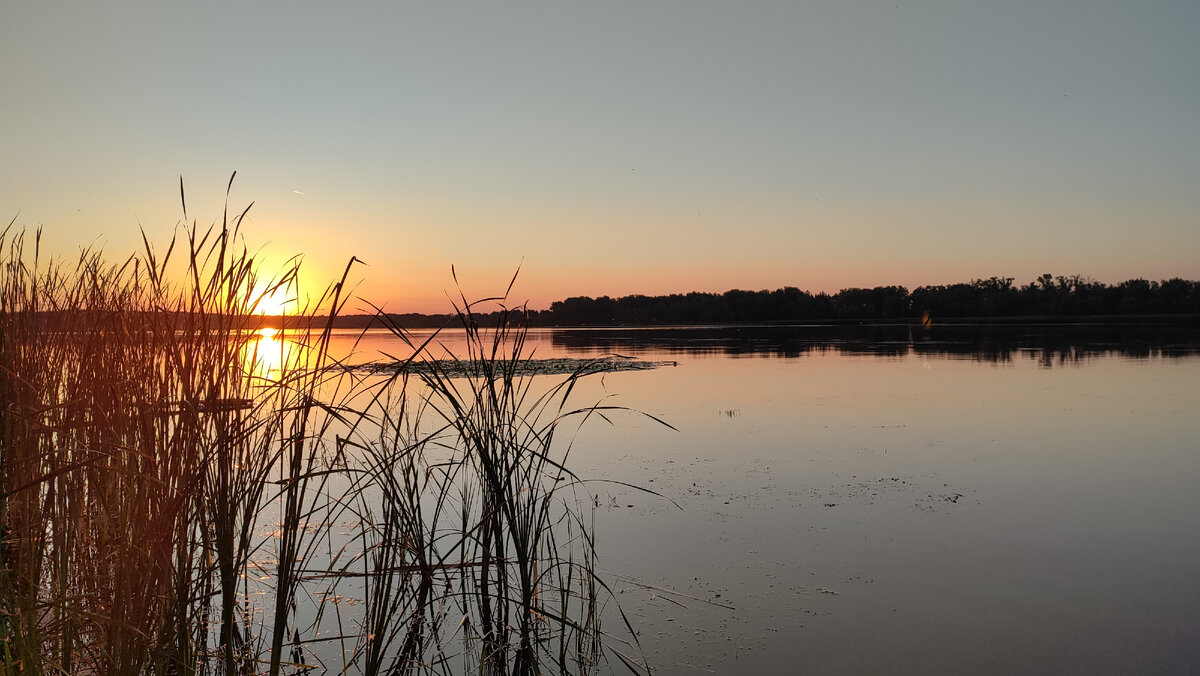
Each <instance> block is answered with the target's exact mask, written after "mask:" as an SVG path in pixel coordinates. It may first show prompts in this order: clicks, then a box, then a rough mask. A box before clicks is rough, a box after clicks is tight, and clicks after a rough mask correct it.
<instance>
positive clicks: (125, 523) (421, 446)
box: [0, 224, 640, 675]
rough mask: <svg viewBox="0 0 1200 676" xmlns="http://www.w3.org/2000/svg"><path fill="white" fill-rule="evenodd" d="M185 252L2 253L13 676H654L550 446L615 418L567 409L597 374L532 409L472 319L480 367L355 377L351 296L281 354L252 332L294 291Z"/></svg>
mask: <svg viewBox="0 0 1200 676" xmlns="http://www.w3.org/2000/svg"><path fill="white" fill-rule="evenodd" d="M184 237H185V239H186V241H185V242H182V243H181V244H180V246H178V247H175V246H174V245H173V246H172V248H171V249H168V252H170V251H171V250H174V252H175V256H176V258H175V260H174V261H172V260H171V255H170V253H168V254H166V255H164V256H162V257H158V256H156V255H155V253H154V251H153V249H152V248H151V247H150V246H149V245H147V247H146V250H145V251H144V252H143V253H142V254H139V255H135V256H133V257H131V258H129V259H127V260H124V261H118V262H117V263H115V264H110V263H108V262H106V261H105V260H104V259H103V258H102V257H101V256H100V255H99V254H97V253H84V254H83V255H82V256H81V257H80V258H79V259H78V260H77V261H75V262H73V263H72V264H70V265H63V264H62V263H59V262H48V261H44V260H40V259H39V257H38V255H37V253H36V249H37V247H36V241H27V239H32V238H26V237H25V236H24V235H22V234H19V233H18V234H12V233H10V232H8V231H6V232H4V233H2V234H0V402H3V406H2V407H0V528H2V531H0V660H2V661H3V665H4V670H5V673H26V674H76V673H85V674H252V673H253V674H258V673H265V674H272V675H275V674H281V673H287V674H301V673H304V674H316V673H326V672H329V673H362V674H380V673H389V674H391V673H405V674H408V673H421V674H424V673H432V674H461V673H476V674H533V673H543V674H544V673H562V674H566V673H571V674H579V673H590V672H592V671H594V670H597V669H604V670H608V669H611V668H612V667H614V666H620V665H622V664H623V665H625V666H628V667H629V668H630V669H631V670H640V667H638V666H637V664H636V662H637V659H636V654H637V646H636V640H634V639H633V638H632V635H629V641H628V642H627V643H623V644H622V645H621V646H620V649H616V648H614V647H612V646H611V645H609V644H608V643H606V642H605V641H604V640H603V639H604V638H605V637H606V636H607V634H604V633H602V632H601V628H600V618H601V613H600V609H601V607H602V605H603V604H604V603H605V602H606V598H607V596H606V590H605V587H604V585H603V582H602V581H601V580H600V579H599V578H598V577H597V575H596V573H595V561H596V552H595V550H594V547H593V539H592V535H591V516H590V515H591V512H590V507H591V504H592V500H591V497H590V495H589V494H588V493H587V492H586V490H584V488H583V485H582V483H581V482H580V480H579V479H578V478H577V477H575V476H574V475H573V474H572V473H571V471H570V469H569V468H568V466H567V459H568V458H567V450H566V449H568V448H569V439H563V438H561V437H563V436H564V435H567V436H569V435H571V434H573V432H574V430H576V429H577V428H578V425H579V424H582V422H583V421H584V420H586V419H588V418H589V417H590V416H592V415H595V414H598V413H607V411H604V410H602V409H604V408H606V407H600V406H596V405H592V406H574V405H573V404H571V403H570V401H569V395H570V393H571V391H572V388H573V387H574V385H575V383H576V381H577V380H578V379H579V378H580V377H583V376H584V375H585V374H586V373H587V372H590V371H589V370H588V369H586V368H581V369H579V370H576V371H575V372H572V373H570V374H568V375H566V376H564V377H562V379H561V381H560V382H559V383H558V385H556V386H553V387H551V388H550V389H549V390H547V391H535V390H533V389H531V382H532V381H531V379H530V378H529V377H527V376H526V375H523V371H522V369H521V368H520V366H521V364H522V362H523V361H524V360H525V359H526V357H525V354H524V352H523V349H524V348H523V340H524V334H523V332H522V330H521V329H519V328H510V323H509V322H507V321H506V320H505V317H504V314H503V312H502V313H501V316H500V317H499V322H498V325H497V328H496V329H494V330H487V329H481V328H480V322H479V321H477V319H476V318H475V317H474V316H473V314H472V306H471V305H470V304H467V303H466V302H465V300H464V302H463V303H462V305H461V306H459V307H457V308H456V311H457V315H456V316H457V317H458V319H459V324H460V326H462V327H465V328H466V330H467V338H468V340H467V343H468V350H467V351H468V354H465V355H457V356H451V355H444V354H438V355H434V354H433V353H432V352H433V351H432V349H431V348H430V343H424V344H413V343H411V342H410V343H409V346H410V348H411V354H410V355H409V356H407V357H405V359H408V360H413V361H421V362H425V363H426V365H425V367H424V368H420V369H396V370H394V371H392V372H390V373H388V374H384V375H380V374H374V375H371V376H367V375H363V374H359V373H356V372H354V371H353V370H349V369H346V368H340V367H338V365H337V364H336V363H335V361H334V360H333V358H332V357H331V356H330V354H329V351H328V348H329V341H330V329H331V327H332V326H333V325H334V324H335V323H336V320H337V318H338V315H339V313H340V312H341V310H342V307H343V304H344V302H345V298H344V296H343V284H342V283H341V282H339V283H336V284H333V285H331V286H330V287H329V289H328V291H327V293H326V294H325V296H324V297H323V298H322V299H321V301H320V302H319V303H318V305H317V306H315V308H313V309H309V310H306V311H304V312H302V313H300V314H301V318H302V321H300V322H298V324H299V325H303V326H304V327H305V328H303V329H300V330H296V331H292V332H288V333H286V335H284V336H283V338H282V340H280V339H279V338H278V337H277V338H276V339H274V340H267V339H264V338H261V337H259V336H258V335H257V334H255V333H254V332H252V331H248V330H247V328H254V326H255V324H256V322H258V321H261V320H258V319H256V318H255V316H254V314H253V309H254V307H255V306H256V304H257V302H258V300H259V299H260V298H262V297H265V296H266V295H267V294H269V293H271V291H272V290H273V289H276V288H280V287H287V286H290V285H292V284H294V282H295V279H296V269H294V268H293V269H290V270H287V271H285V272H283V273H282V274H281V275H279V276H277V277H275V278H272V279H264V278H262V277H260V276H259V272H258V270H256V268H255V266H254V262H253V260H252V259H251V258H250V257H249V255H248V254H247V252H246V250H245V248H244V247H243V246H241V245H239V244H238V238H237V235H236V227H231V226H230V225H228V224H223V225H222V226H220V227H217V228H215V229H213V230H210V231H209V232H207V233H205V232H201V231H198V230H197V229H196V228H195V226H192V227H191V228H190V229H187V230H185V231H184ZM181 252H182V253H181ZM180 257H182V259H183V260H182V266H181V267H182V269H183V270H184V271H185V272H186V274H184V275H181V276H178V277H176V279H183V280H186V281H184V282H183V283H181V284H175V283H172V282H170V281H169V280H168V274H167V270H168V269H169V268H170V267H171V266H172V265H176V264H177V263H178V262H179V259H180ZM343 281H344V279H343ZM381 322H382V323H383V324H384V325H385V326H388V327H389V328H391V329H392V330H394V331H395V332H396V335H397V336H398V337H399V338H401V339H405V340H407V339H408V338H409V336H408V334H407V333H405V332H404V331H403V330H402V329H400V328H399V327H398V326H396V325H395V323H394V322H391V321H390V320H389V319H388V318H386V317H384V318H381ZM285 341H286V342H287V344H289V345H294V348H293V349H289V350H287V351H286V352H285V351H284V350H283V348H282V347H281V345H282V344H283V343H284V342H285ZM270 351H275V352H276V353H277V354H278V355H282V356H281V358H280V359H277V360H274V361H273V360H271V359H267V356H268V355H267V353H268V352H270ZM459 357H461V363H458V362H459ZM456 363H458V366H459V367H460V368H454V369H453V370H452V367H454V365H455V364H456ZM627 626H628V625H625V627H627Z"/></svg>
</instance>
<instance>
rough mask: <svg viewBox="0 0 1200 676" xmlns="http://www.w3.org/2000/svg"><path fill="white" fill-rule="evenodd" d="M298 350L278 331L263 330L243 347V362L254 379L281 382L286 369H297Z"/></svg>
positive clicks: (291, 341)
mask: <svg viewBox="0 0 1200 676" xmlns="http://www.w3.org/2000/svg"><path fill="white" fill-rule="evenodd" d="M297 349H298V346H297V345H296V343H295V341H293V340H289V339H287V338H285V337H284V336H282V335H281V334H280V332H279V330H278V329H274V328H261V329H259V330H258V331H255V332H254V333H253V334H251V336H250V337H249V340H247V341H246V343H245V345H243V346H242V361H243V363H244V364H245V366H246V368H247V369H248V370H249V372H250V374H251V375H252V376H254V377H257V378H264V379H267V380H281V379H282V378H283V375H284V371H285V370H286V369H291V368H295V366H296V364H295V361H296V359H297V357H298V356H299V354H298V352H297Z"/></svg>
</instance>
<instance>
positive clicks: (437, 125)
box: [0, 1, 1200, 313]
mask: <svg viewBox="0 0 1200 676" xmlns="http://www.w3.org/2000/svg"><path fill="white" fill-rule="evenodd" d="M0 18H2V19H3V20H2V21H0V38H2V40H0V54H2V55H3V58H2V59H0V85H3V87H4V91H5V92H6V94H7V97H6V98H7V100H8V102H9V105H7V106H5V107H4V108H3V109H2V110H0V123H3V125H4V128H5V129H6V130H8V136H7V138H6V142H5V144H4V145H3V147H2V149H0V151H2V152H3V159H4V161H3V162H0V218H3V219H4V222H6V223H7V221H8V220H14V219H15V223H16V224H17V225H18V226H23V227H26V228H28V229H30V230H32V229H34V228H36V227H38V226H43V227H44V228H45V236H44V241H43V250H44V252H46V253H48V254H52V255H56V256H60V257H73V256H74V255H75V252H76V251H77V250H78V248H79V247H80V246H88V245H96V246H103V247H104V248H105V249H106V250H107V251H108V252H110V253H111V254H113V255H114V256H125V255H127V254H129V253H132V252H134V251H137V250H139V249H140V248H141V235H140V232H139V227H141V228H145V230H146V232H147V234H148V236H149V237H150V239H151V241H152V242H153V243H155V244H156V246H160V247H165V245H166V241H167V240H168V239H169V237H170V234H171V232H172V229H173V228H174V227H175V225H176V224H177V223H178V222H179V221H180V219H181V216H182V212H181V209H180V203H179V180H180V177H181V176H182V178H183V180H184V182H185V184H186V190H187V201H188V217H189V221H192V220H194V221H196V222H197V223H198V224H199V225H200V226H201V227H203V226H206V225H208V224H210V223H212V222H214V221H218V220H219V219H220V215H221V211H222V208H223V204H222V203H223V200H224V192H225V185H226V183H227V181H228V179H229V176H230V175H231V174H232V173H233V172H234V171H237V172H238V177H237V180H236V181H235V183H234V185H233V190H232V193H231V195H230V199H229V204H230V210H231V211H241V210H242V209H243V208H245V207H246V205H248V204H250V203H252V202H253V203H254V206H253V208H252V209H251V210H250V212H249V216H248V217H247V219H246V223H245V225H244V227H243V231H244V234H245V236H246V238H247V242H248V244H249V245H250V247H251V249H258V248H259V247H260V246H263V245H265V248H264V249H263V252H264V255H263V257H262V260H263V263H264V264H265V265H266V266H267V267H268V268H270V267H271V266H273V265H278V264H280V263H281V262H282V261H283V260H285V259H286V258H287V257H289V256H291V255H293V254H303V255H304V256H305V260H306V264H305V269H306V272H305V278H304V279H305V285H306V290H307V291H308V292H310V293H311V292H317V293H319V290H320V288H323V287H324V285H325V284H326V283H328V282H329V281H333V280H335V279H336V278H338V277H339V276H340V274H341V270H342V268H343V267H344V266H345V263H346V261H347V260H349V258H350V257H351V256H357V257H358V258H361V259H363V260H364V261H366V263H367V265H366V266H363V267H358V268H356V269H355V271H354V274H353V275H352V278H353V279H355V280H356V282H361V283H359V284H358V286H357V287H356V294H357V295H360V296H363V297H365V298H367V299H369V300H371V301H372V302H374V303H376V304H378V305H381V306H383V307H384V308H385V309H386V310H388V311H391V312H424V313H431V312H443V311H445V310H446V309H447V307H448V303H447V292H449V294H450V295H451V296H455V295H456V291H455V290H454V281H453V280H452V279H451V276H450V267H451V265H453V266H455V269H456V271H457V274H458V279H459V281H460V282H462V286H463V290H464V291H465V292H466V294H467V295H468V297H482V296H489V295H494V294H496V293H499V292H502V291H503V290H504V288H505V287H507V285H508V281H509V279H510V278H511V277H512V275H513V273H514V271H515V270H516V269H517V268H518V267H520V269H521V273H520V276H519V278H518V281H517V285H516V286H515V287H514V290H513V294H512V296H513V298H514V299H516V300H518V301H526V300H527V301H529V303H530V306H531V307H537V308H544V307H548V305H549V303H550V302H552V301H554V300H559V299H562V298H566V297H571V296H591V297H597V296H603V295H607V296H611V297H619V296H625V295H630V294H645V295H666V294H670V293H686V292H687V291H690V290H698V291H705V292H713V293H720V292H723V291H726V290H729V289H735V288H737V289H750V290H757V289H775V288H780V287H785V286H794V287H797V288H800V289H804V290H808V291H811V292H813V293H818V292H820V291H825V292H829V293H834V292H836V291H838V290H840V289H843V288H850V287H866V288H870V287H874V286H879V285H902V286H906V287H908V288H909V289H912V288H915V287H918V286H923V285H931V284H949V283H955V282H959V281H969V280H971V279H975V278H981V277H982V278H987V277H990V276H998V277H1013V278H1015V279H1016V280H1017V282H1018V283H1021V284H1024V283H1027V282H1028V281H1031V280H1032V279H1034V278H1036V277H1037V276H1039V275H1041V274H1043V273H1046V272H1050V273H1052V274H1055V275H1059V274H1061V275H1073V274H1080V275H1085V276H1090V277H1092V278H1094V279H1096V280H1098V281H1103V282H1105V283H1116V282H1120V281H1124V280H1126V279H1134V278H1145V279H1150V280H1161V279H1169V278H1173V277H1180V278H1184V279H1193V280H1194V279H1200V259H1198V258H1197V257H1196V255H1195V252H1196V251H1200V227H1197V225H1198V224H1197V220H1196V218H1197V216H1196V215H1197V214H1200V192H1198V191H1196V190H1195V186H1196V185H1200V135H1197V134H1196V133H1195V130H1194V124H1195V122H1194V121H1195V120H1196V119H1200V70H1198V69H1197V68H1196V67H1195V64H1196V63H1200V41H1197V40H1195V35H1194V34H1195V30H1194V27H1195V26H1197V25H1200V5H1197V4H1196V3H1188V2H1153V3H1143V4H1138V5H1126V4H1123V3H1116V2H1063V1H1057V2H1036V3H1034V2H1020V3H1002V4H1001V3H991V4H981V5H965V4H964V5H948V4H946V3H941V2H931V1H926V2H915V3H905V4H904V5H902V6H898V7H893V6H891V5H888V4H884V3H874V2H854V3H846V2H804V3H792V2H755V3H745V4H735V5H728V4H722V3H709V2H701V3H695V2H663V3H655V4H652V5H646V4H644V3H630V2H623V3H605V4H603V5H586V6H584V5H562V6H558V5H556V6H552V7H546V6H540V5H534V4H532V3H515V4H512V3H510V4H505V5H504V6H495V5H488V4H482V3H470V4H467V5H454V6H442V5H437V6H407V5H395V4H384V3H367V4H356V5H354V6H344V5H322V4H318V3H308V2H301V3H288V4H256V5H253V6H242V5H237V4H232V3H206V4H204V5H198V6H180V7H175V6H160V5H157V4H154V3H134V2H117V3H110V4H106V5H89V6H78V5H69V6H68V5H64V6H56V5H45V4H26V3H20V4H9V5H7V6H5V7H4V8H3V9H0ZM352 305H353V304H352ZM350 309H354V308H353V307H352V308H350Z"/></svg>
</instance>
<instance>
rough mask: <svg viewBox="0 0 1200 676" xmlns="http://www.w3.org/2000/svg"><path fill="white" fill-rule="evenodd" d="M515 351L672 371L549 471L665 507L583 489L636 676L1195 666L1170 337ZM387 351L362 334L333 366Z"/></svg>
mask: <svg viewBox="0 0 1200 676" xmlns="http://www.w3.org/2000/svg"><path fill="white" fill-rule="evenodd" d="M446 340H447V341H448V342H449V343H453V342H454V340H455V339H454V337H453V336H452V335H448V336H447V339H446ZM530 346H531V347H533V348H535V355H534V356H535V357H557V356H587V355H596V354H606V353H611V352H616V353H620V354H626V355H630V356H635V357H639V358H642V359H648V360H665V361H673V362H675V365H674V366H666V367H663V368H658V369H655V370H652V371H637V372H621V373H611V374H608V375H606V376H605V377H604V378H599V377H597V378H593V379H592V380H591V383H590V385H589V387H588V388H585V389H584V391H582V392H581V393H580V395H579V399H578V400H577V401H578V402H579V403H581V404H583V403H591V401H594V400H598V399H600V398H602V397H606V396H611V397H612V399H610V400H609V402H608V403H617V404H622V405H626V406H629V407H631V408H633V409H638V410H641V411H645V412H647V413H650V414H652V415H654V416H657V417H659V418H662V419H664V420H666V421H668V422H669V423H671V424H672V425H673V426H675V427H676V428H677V429H678V431H673V430H670V429H667V428H664V427H662V426H660V425H658V424H656V423H654V422H653V421H652V420H649V419H647V418H645V417H639V416H637V415H633V414H630V415H627V416H624V417H621V418H618V419H617V420H616V421H615V422H616V423H617V424H616V425H615V426H608V425H605V424H603V423H600V424H596V425H591V426H589V427H585V429H584V430H583V431H582V432H581V433H580V435H579V438H578V440H577V445H576V447H575V450H574V451H573V455H572V458H571V464H573V466H574V468H575V469H576V471H577V473H579V474H580V475H582V476H585V477H592V478H595V479H598V480H617V481H625V482H630V483H634V484H638V485H641V486H645V487H647V488H649V489H651V490H653V491H655V492H657V493H659V494H661V496H662V497H661V498H659V497H656V496H654V495H650V494H648V493H645V492H639V491H634V490H630V489H627V488H624V487H622V486H620V485H617V484H611V483H604V482H603V481H597V482H596V483H594V484H592V486H591V488H592V491H593V492H594V493H595V494H596V496H597V502H596V504H597V505H598V509H597V512H596V529H597V536H598V540H599V542H598V546H599V549H600V553H601V557H602V558H601V566H602V568H603V569H604V571H605V574H606V576H607V578H608V579H609V581H610V583H611V584H612V586H613V588H614V589H615V590H617V591H618V594H617V598H618V600H619V601H620V603H621V604H622V607H623V608H624V610H625V612H626V613H627V614H628V616H629V618H630V620H631V621H632V622H633V624H634V626H635V627H636V628H637V629H638V630H639V632H640V635H639V637H638V638H639V640H640V642H641V646H642V649H643V650H644V652H645V654H646V656H647V658H648V659H649V661H650V663H651V665H652V666H653V667H654V668H655V672H656V673H660V674H692V673H718V674H739V673H789V672H800V671H803V672H809V673H820V674H864V673H890V674H961V673H991V674H1011V673H1026V674H1034V673H1036V674H1063V673H1077V674H1125V673H1181V674H1182V673H1188V674H1191V673H1198V672H1200V576H1197V574H1196V572H1197V565H1198V562H1200V442H1198V441H1197V440H1198V439H1200V385H1198V383H1200V350H1198V347H1197V346H1200V340H1197V331H1196V330H1195V329H1157V328H1117V329H1113V328H1106V329H1096V328H1086V327H1084V328H1081V327H1073V328H1072V327H1068V328H1052V329H1048V328H1036V327H1034V328H1028V327H1026V328H1008V329H1005V330H1003V331H1000V330H996V329H980V328H969V329H954V328H952V327H946V328H944V329H941V330H938V331H933V332H929V333H920V332H918V333H917V335H913V332H912V331H911V330H910V329H907V328H904V327H890V328H888V327H884V328H879V327H875V328H872V327H868V328H836V327H817V328H811V327H810V328H804V329H799V328H794V329H786V328H757V329H756V328H741V329H736V328H720V329H707V330H705V329H647V330H629V329H624V330H552V329H539V330H535V331H533V332H532V334H531V336H530ZM343 347H344V348H345V349H348V347H346V346H345V345H343ZM450 347H451V349H453V345H450ZM397 349H398V348H397V346H396V345H395V342H394V340H393V339H390V338H388V337H387V336H385V335H384V334H378V335H376V334H368V336H367V337H366V338H365V339H364V340H363V341H361V342H360V344H359V347H358V352H357V353H356V354H357V355H362V356H363V360H364V361H365V360H367V359H369V358H374V355H373V352H374V351H378V350H385V351H391V352H395V351H396V350H397ZM607 621H608V622H609V624H608V626H609V627H610V628H612V629H613V630H614V632H615V633H619V632H616V627H617V626H618V623H619V620H618V619H617V617H616V615H615V614H612V613H610V617H609V619H608V620H607Z"/></svg>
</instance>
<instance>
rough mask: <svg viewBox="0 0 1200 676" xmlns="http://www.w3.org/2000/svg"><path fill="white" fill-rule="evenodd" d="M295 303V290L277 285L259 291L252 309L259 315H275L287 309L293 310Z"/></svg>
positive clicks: (285, 311) (282, 313) (284, 312)
mask: <svg viewBox="0 0 1200 676" xmlns="http://www.w3.org/2000/svg"><path fill="white" fill-rule="evenodd" d="M295 303H296V294H295V291H294V290H293V289H288V288H284V287H279V288H275V289H272V290H265V291H262V292H260V293H259V297H258V302H257V304H256V306H255V309H254V311H255V312H256V313H257V314H260V315H268V316H272V317H275V316H279V315H284V314H287V313H288V311H289V310H294V308H295Z"/></svg>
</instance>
